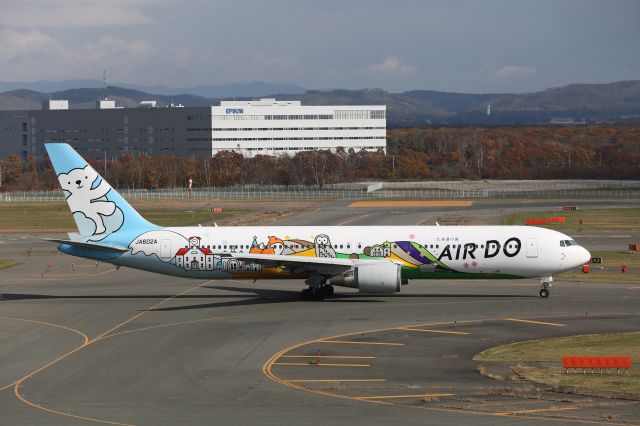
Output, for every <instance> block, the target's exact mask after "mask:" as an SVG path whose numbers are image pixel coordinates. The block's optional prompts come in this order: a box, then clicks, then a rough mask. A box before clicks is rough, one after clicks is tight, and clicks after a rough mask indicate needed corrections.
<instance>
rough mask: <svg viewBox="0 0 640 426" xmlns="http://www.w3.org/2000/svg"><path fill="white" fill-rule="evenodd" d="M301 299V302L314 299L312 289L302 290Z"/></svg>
mask: <svg viewBox="0 0 640 426" xmlns="http://www.w3.org/2000/svg"><path fill="white" fill-rule="evenodd" d="M300 299H301V300H311V299H313V293H312V291H311V287H309V288H305V289H304V290H302V291H301V292H300Z"/></svg>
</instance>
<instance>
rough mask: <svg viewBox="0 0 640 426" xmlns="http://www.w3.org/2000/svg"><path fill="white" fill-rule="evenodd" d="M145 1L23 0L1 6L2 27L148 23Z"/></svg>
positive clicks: (102, 25)
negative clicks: (142, 8)
mask: <svg viewBox="0 0 640 426" xmlns="http://www.w3.org/2000/svg"><path fill="white" fill-rule="evenodd" d="M143 4H144V1H142V0H112V1H97V0H24V1H16V2H13V3H12V4H9V5H3V6H2V13H0V26H6V27H13V28H17V27H23V28H24V27H26V28H35V27H37V28H46V27H64V28H69V27H106V26H127V25H140V24H148V23H151V22H152V21H153V20H152V19H151V18H150V17H149V16H147V15H145V14H144V13H143V12H142V11H141V10H140V9H139V8H138V7H136V6H140V5H143Z"/></svg>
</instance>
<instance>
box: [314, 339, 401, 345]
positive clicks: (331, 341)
mask: <svg viewBox="0 0 640 426" xmlns="http://www.w3.org/2000/svg"><path fill="white" fill-rule="evenodd" d="M315 343H338V344H344V345H382V346H404V343H391V342H353V341H349V340H317V341H316V342H315Z"/></svg>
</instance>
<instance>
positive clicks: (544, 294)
mask: <svg viewBox="0 0 640 426" xmlns="http://www.w3.org/2000/svg"><path fill="white" fill-rule="evenodd" d="M540 297H542V298H543V299H544V298H546V297H549V290H547V289H546V288H542V289H540Z"/></svg>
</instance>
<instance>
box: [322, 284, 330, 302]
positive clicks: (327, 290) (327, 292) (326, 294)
mask: <svg viewBox="0 0 640 426" xmlns="http://www.w3.org/2000/svg"><path fill="white" fill-rule="evenodd" d="M322 291H323V292H324V297H325V299H329V298H331V297H333V286H332V285H326V286H324V287H322Z"/></svg>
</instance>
